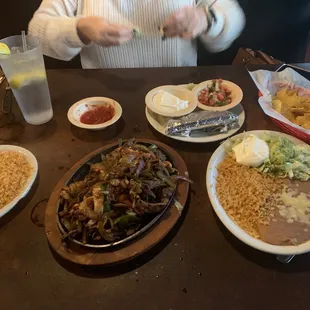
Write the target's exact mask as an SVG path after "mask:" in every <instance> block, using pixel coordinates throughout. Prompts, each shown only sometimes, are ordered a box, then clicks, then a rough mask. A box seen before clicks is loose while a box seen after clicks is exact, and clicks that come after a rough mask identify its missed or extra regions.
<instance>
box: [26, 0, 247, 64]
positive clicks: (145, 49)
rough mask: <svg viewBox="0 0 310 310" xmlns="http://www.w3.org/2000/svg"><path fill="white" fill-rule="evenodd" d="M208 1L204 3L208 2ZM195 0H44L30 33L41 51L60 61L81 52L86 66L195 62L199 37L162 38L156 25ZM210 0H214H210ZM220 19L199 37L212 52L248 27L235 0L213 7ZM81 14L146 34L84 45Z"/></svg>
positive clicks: (217, 3)
mask: <svg viewBox="0 0 310 310" xmlns="http://www.w3.org/2000/svg"><path fill="white" fill-rule="evenodd" d="M207 1H208V0H206V1H205V2H207ZM195 2H196V1H195V0H43V2H42V4H41V6H40V8H39V9H38V11H37V12H36V13H35V15H34V17H33V19H32V20H31V22H30V24H29V34H31V35H33V36H36V37H38V38H39V39H40V40H41V45H42V49H43V53H44V54H46V55H48V56H51V57H54V58H58V59H62V60H71V59H72V58H73V57H74V56H76V55H77V54H79V53H80V54H81V61H82V66H83V68H134V67H177V66H196V65H197V50H196V42H195V41H186V40H184V39H180V38H173V39H167V40H165V41H162V40H161V37H160V35H159V32H158V26H159V25H162V24H163V22H164V21H165V20H166V18H167V17H168V16H169V15H170V14H172V13H174V12H176V11H177V10H179V9H180V8H182V7H184V6H195V5H196V3H195ZM210 2H213V1H211V0H210ZM213 8H214V11H215V14H216V17H217V22H216V23H215V24H214V25H213V26H212V28H211V30H210V31H209V32H208V33H207V34H204V35H202V36H201V37H200V39H201V40H202V42H203V43H204V45H205V47H206V48H207V49H208V50H210V51H211V52H218V51H222V50H225V49H226V48H228V47H229V46H230V45H231V43H232V42H233V41H234V40H235V39H236V38H237V37H238V36H239V34H240V32H241V31H242V29H243V27H244V21H245V18H244V14H243V11H242V9H241V8H240V6H239V4H238V3H237V1H236V0H217V2H216V3H215V4H214V6H213ZM81 16H102V17H103V18H105V19H106V20H108V21H110V22H114V23H118V24H122V25H124V26H129V27H133V26H135V27H139V28H140V29H141V31H142V33H143V36H142V37H140V38H135V39H133V40H131V41H130V42H129V43H127V44H124V45H121V46H115V47H102V46H98V45H96V44H90V45H88V46H85V45H84V44H83V43H82V42H81V40H80V39H79V37H78V35H77V31H76V23H77V20H78V18H80V17H81Z"/></svg>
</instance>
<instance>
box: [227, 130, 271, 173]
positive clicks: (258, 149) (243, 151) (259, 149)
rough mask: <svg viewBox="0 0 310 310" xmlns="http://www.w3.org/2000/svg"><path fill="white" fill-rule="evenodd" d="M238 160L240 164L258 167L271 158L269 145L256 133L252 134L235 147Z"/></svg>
mask: <svg viewBox="0 0 310 310" xmlns="http://www.w3.org/2000/svg"><path fill="white" fill-rule="evenodd" d="M233 151H234V153H235V156H236V161H237V163H238V164H240V165H245V166H250V167H257V166H259V165H261V164H262V163H263V162H264V161H265V160H266V159H267V158H269V146H268V144H267V143H266V142H265V141H264V140H261V139H259V138H258V137H256V136H254V135H250V136H249V137H248V138H246V139H244V140H243V141H242V142H241V143H239V144H238V145H236V146H235V147H233Z"/></svg>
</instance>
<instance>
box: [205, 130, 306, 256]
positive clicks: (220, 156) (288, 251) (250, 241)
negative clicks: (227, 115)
mask: <svg viewBox="0 0 310 310" xmlns="http://www.w3.org/2000/svg"><path fill="white" fill-rule="evenodd" d="M251 134H252V135H256V136H258V137H259V136H260V135H263V134H267V135H270V136H277V137H284V138H287V139H290V140H291V141H293V142H294V143H297V144H302V145H303V146H305V147H307V148H308V149H309V150H310V146H309V145H308V144H306V143H304V142H302V141H301V140H299V139H296V138H294V137H292V136H289V135H287V134H284V133H281V132H277V131H268V130H253V131H248V132H243V133H240V134H238V135H236V136H234V137H232V138H230V139H228V140H227V141H225V142H224V143H222V144H221V145H220V146H219V147H218V148H217V149H216V151H215V152H214V153H213V155H212V157H211V159H210V161H209V164H208V168H207V176H206V184H207V191H208V195H209V198H210V201H211V204H212V206H213V209H214V211H215V213H216V214H217V216H218V217H219V219H220V220H221V222H222V223H223V224H224V225H225V226H226V228H227V229H228V230H229V231H230V232H231V233H232V234H233V235H235V236H236V237H237V238H238V239H239V240H241V241H242V242H244V243H245V244H247V245H249V246H251V247H253V248H255V249H257V250H260V251H263V252H267V253H271V254H276V255H296V254H302V253H307V252H310V241H308V242H305V243H302V244H300V245H294V246H292V245H288V246H280V245H272V244H269V243H266V242H264V241H262V240H258V239H256V238H253V237H252V236H250V235H248V234H247V233H246V232H245V231H244V230H243V229H241V228H240V227H239V226H238V225H237V224H236V223H235V222H234V221H233V220H232V219H231V218H230V217H229V216H228V215H227V214H226V212H225V210H224V209H223V207H222V206H221V204H220V202H219V200H218V198H217V195H216V179H217V175H218V171H217V166H218V165H219V164H220V163H221V162H222V161H223V160H224V158H225V157H226V152H225V148H226V146H227V143H228V141H229V140H234V139H238V138H243V137H246V136H248V135H251ZM240 177H242V176H240Z"/></svg>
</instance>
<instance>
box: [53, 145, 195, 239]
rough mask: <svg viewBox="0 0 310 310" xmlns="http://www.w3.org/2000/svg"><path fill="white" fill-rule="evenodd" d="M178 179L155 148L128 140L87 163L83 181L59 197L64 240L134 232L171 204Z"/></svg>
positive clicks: (168, 163) (110, 237)
mask: <svg viewBox="0 0 310 310" xmlns="http://www.w3.org/2000/svg"><path fill="white" fill-rule="evenodd" d="M180 180H184V181H187V182H190V180H188V179H187V178H186V177H183V176H181V175H179V172H178V170H177V169H176V168H174V167H173V164H172V163H171V162H170V161H169V160H168V159H167V157H166V155H165V154H164V153H163V152H162V151H161V150H160V149H159V148H158V147H157V146H156V145H150V146H147V145H144V144H141V143H137V142H135V140H130V141H128V142H126V143H124V144H122V145H120V146H119V147H118V148H116V149H115V150H113V151H112V152H110V153H108V154H107V155H105V156H102V161H101V162H99V163H95V164H91V165H90V171H89V174H88V175H87V176H86V177H85V178H84V179H83V180H81V181H78V182H75V183H72V184H70V185H69V186H67V187H65V188H63V190H62V191H61V193H60V200H61V205H62V206H63V207H62V208H61V209H60V210H61V211H60V212H59V218H60V222H61V224H62V225H63V227H64V228H65V230H66V235H65V236H64V238H67V237H72V238H74V239H76V240H78V241H80V242H83V243H84V244H85V243H90V244H92V243H96V244H98V243H103V244H107V243H113V242H116V241H119V240H121V239H124V238H126V237H128V236H130V235H132V234H134V233H135V232H137V231H138V230H139V229H140V228H141V227H142V225H143V223H145V221H146V220H148V221H150V219H151V218H154V216H155V215H156V214H159V213H161V212H162V211H163V210H164V209H165V208H166V206H167V205H168V204H169V202H170V200H171V198H172V197H173V195H174V192H175V190H176V186H177V184H178V182H179V181H180Z"/></svg>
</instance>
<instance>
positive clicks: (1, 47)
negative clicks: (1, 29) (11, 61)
mask: <svg viewBox="0 0 310 310" xmlns="http://www.w3.org/2000/svg"><path fill="white" fill-rule="evenodd" d="M0 54H2V55H10V54H11V51H10V49H9V47H8V46H7V45H6V44H4V43H0Z"/></svg>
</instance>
